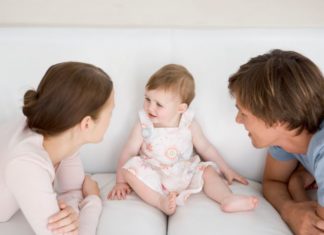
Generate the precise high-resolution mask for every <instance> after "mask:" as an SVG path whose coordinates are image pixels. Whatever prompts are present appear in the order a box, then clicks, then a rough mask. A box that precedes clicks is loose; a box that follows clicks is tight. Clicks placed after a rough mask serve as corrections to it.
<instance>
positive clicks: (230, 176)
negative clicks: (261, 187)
mask: <svg viewBox="0 0 324 235" xmlns="http://www.w3.org/2000/svg"><path fill="white" fill-rule="evenodd" d="M221 171H222V173H223V174H224V176H225V178H226V180H227V182H228V184H232V182H233V181H234V180H236V181H238V182H240V183H241V184H245V185H246V184H249V182H248V181H247V179H246V178H244V177H243V176H241V175H239V174H238V173H236V172H235V171H234V170H232V169H231V168H226V169H222V170H221Z"/></svg>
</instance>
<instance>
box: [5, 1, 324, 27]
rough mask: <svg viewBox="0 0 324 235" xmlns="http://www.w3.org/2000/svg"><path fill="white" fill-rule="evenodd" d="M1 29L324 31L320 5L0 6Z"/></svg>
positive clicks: (34, 3) (15, 3)
mask: <svg viewBox="0 0 324 235" xmlns="http://www.w3.org/2000/svg"><path fill="white" fill-rule="evenodd" d="M0 26H81V27H88V26H95V27H221V28H222V27H224V28H225V27H226V28H229V27H230V28H231V27H235V28H237V27H249V28H251V27H262V28H264V27H266V28H286V27H289V28H304V27H324V0H173V1H172V0H159V1H157V0H51V1H50V0H0Z"/></svg>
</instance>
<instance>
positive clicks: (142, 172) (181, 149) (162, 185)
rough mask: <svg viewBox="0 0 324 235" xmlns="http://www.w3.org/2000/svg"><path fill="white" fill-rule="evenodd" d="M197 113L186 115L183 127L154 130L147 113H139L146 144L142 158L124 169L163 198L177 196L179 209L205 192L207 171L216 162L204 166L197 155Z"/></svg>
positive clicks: (133, 160) (143, 147)
mask: <svg viewBox="0 0 324 235" xmlns="http://www.w3.org/2000/svg"><path fill="white" fill-rule="evenodd" d="M193 116H194V114H193V112H192V111H191V110H187V111H186V112H185V113H183V114H182V117H181V120H180V124H179V127H175V128H154V126H153V123H152V122H151V120H150V119H149V117H148V116H147V114H146V112H145V111H144V110H141V111H140V112H139V118H140V122H141V125H142V136H143V140H144V141H143V143H142V146H141V149H140V153H139V154H140V155H139V156H134V157H132V158H130V159H129V160H128V161H127V162H126V164H125V165H124V166H123V168H124V169H127V170H128V171H129V172H131V173H132V174H134V175H135V176H136V177H138V179H140V180H141V181H143V182H144V183H145V184H146V185H147V186H148V187H150V188H151V189H153V190H154V191H156V192H159V193H161V194H163V195H168V194H169V193H170V192H177V193H178V194H179V195H178V196H177V199H176V201H177V205H183V204H184V203H185V201H186V200H187V198H188V197H189V196H190V195H191V194H193V193H198V192H200V191H201V189H202V187H203V183H204V182H203V177H202V176H203V172H204V169H205V168H206V167H207V166H209V165H211V166H213V167H215V168H217V167H216V164H215V163H213V162H201V160H200V157H199V156H198V155H196V154H195V152H194V149H193V143H192V135H191V130H190V125H191V122H192V120H193Z"/></svg>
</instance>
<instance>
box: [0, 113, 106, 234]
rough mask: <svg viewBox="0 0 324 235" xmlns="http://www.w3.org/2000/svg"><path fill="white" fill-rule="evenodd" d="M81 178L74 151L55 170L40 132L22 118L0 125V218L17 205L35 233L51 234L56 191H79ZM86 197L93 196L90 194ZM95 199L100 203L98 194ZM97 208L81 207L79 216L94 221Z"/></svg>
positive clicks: (56, 202)
mask: <svg viewBox="0 0 324 235" xmlns="http://www.w3.org/2000/svg"><path fill="white" fill-rule="evenodd" d="M83 180H84V169H83V167H82V163H81V160H80V158H79V155H78V153H75V154H74V155H72V156H70V157H68V158H66V159H64V160H63V161H61V163H60V165H59V167H58V168H57V169H56V170H55V169H54V166H53V164H52V162H51V160H50V158H49V155H48V153H47V152H46V151H45V149H44V148H43V136H42V135H40V134H37V133H35V132H33V131H31V130H30V129H29V128H28V127H27V126H26V119H25V118H21V119H20V120H17V121H13V122H11V123H10V124H5V125H3V126H1V127H0V208H1V209H0V222H3V221H7V220H8V219H10V217H11V216H12V215H13V214H14V213H15V212H16V211H17V210H18V209H19V208H20V209H21V210H22V212H23V214H24V215H25V217H26V219H27V221H28V222H29V223H30V225H31V227H32V228H33V230H34V231H35V233H36V234H42V235H46V234H52V233H51V232H50V231H49V230H48V229H47V224H48V218H49V217H50V216H51V215H53V214H55V213H56V212H58V211H59V207H58V201H57V195H58V194H61V193H65V192H73V191H78V190H79V192H80V190H81V189H82V183H83ZM54 181H55V186H56V187H55V189H56V190H55V189H54ZM81 194H82V193H81ZM88 197H89V198H90V199H91V197H92V199H93V197H94V195H91V196H88ZM96 197H97V196H96ZM86 199H87V198H85V199H84V200H86ZM90 201H91V200H90ZM92 201H93V200H92ZM98 201H99V202H98ZM95 203H97V204H98V203H101V201H100V199H99V197H97V199H96V200H95ZM87 207H89V206H87ZM97 208H100V206H97ZM80 210H81V208H80ZM100 210H101V208H100V209H95V210H93V208H92V209H91V208H90V210H89V211H91V213H92V214H91V213H90V214H89V213H87V211H86V209H85V211H84V214H85V215H84V216H83V217H84V218H83V219H82V220H83V221H86V220H87V217H89V219H90V220H93V221H95V222H97V220H98V217H99V215H100ZM80 213H82V210H81V212H80ZM86 214H87V215H86ZM81 217H82V216H81V214H80V218H81ZM95 226H96V225H94V230H95ZM92 230H93V229H92Z"/></svg>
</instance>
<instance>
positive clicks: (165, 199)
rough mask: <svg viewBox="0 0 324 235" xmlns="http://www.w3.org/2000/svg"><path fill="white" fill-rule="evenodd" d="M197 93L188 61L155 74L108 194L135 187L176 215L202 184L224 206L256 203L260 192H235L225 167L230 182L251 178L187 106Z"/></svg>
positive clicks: (118, 196)
mask: <svg viewBox="0 0 324 235" xmlns="http://www.w3.org/2000/svg"><path fill="white" fill-rule="evenodd" d="M194 96H195V84H194V79H193V77H192V75H191V74H190V73H189V72H188V70H187V69H186V68H184V67H183V66H180V65H175V64H169V65H166V66H164V67H162V68H161V69H159V70H158V71H157V72H156V73H155V74H153V75H152V77H151V78H150V79H149V81H148V83H147V84H146V91H145V100H144V110H141V111H140V112H139V121H138V122H137V124H136V125H135V127H134V129H133V131H132V133H131V135H130V137H129V139H128V141H127V143H126V146H125V148H124V149H123V151H122V153H121V156H120V159H119V163H118V169H117V176H116V185H115V186H114V188H113V189H112V191H111V192H110V193H109V195H108V198H109V199H125V198H126V195H127V194H128V193H130V192H131V189H133V190H134V191H135V192H136V193H137V194H138V196H139V197H140V198H142V199H143V200H144V201H145V202H147V203H148V204H150V205H152V206H154V207H156V208H158V209H160V210H161V211H163V212H164V213H165V214H167V215H172V214H173V213H175V211H176V208H177V205H183V204H184V203H185V201H186V200H187V199H188V197H189V196H190V195H191V194H193V193H198V192H200V191H201V190H202V189H203V190H204V192H205V193H206V194H207V196H208V197H210V198H211V199H213V200H214V201H216V202H218V203H219V204H220V206H221V209H222V210H223V211H225V212H237V211H248V210H253V209H254V208H255V207H256V205H257V203H258V199H257V197H255V196H243V195H234V194H233V193H232V192H231V190H230V189H229V187H228V185H227V183H226V182H224V180H223V179H222V177H221V176H220V174H219V172H221V173H223V175H224V176H225V177H226V179H227V181H228V182H229V183H231V182H232V181H233V180H237V181H239V182H241V183H243V184H247V183H248V182H247V180H246V179H245V178H243V177H242V176H240V175H239V174H237V173H236V172H235V171H234V170H232V169H231V168H230V167H229V166H228V165H227V164H226V162H225V161H224V159H223V158H222V157H221V156H220V155H219V154H218V152H217V150H216V149H215V147H214V146H212V144H211V143H210V142H209V141H208V140H207V138H206V137H205V135H204V134H203V132H202V130H201V128H200V126H199V124H198V123H197V121H196V120H195V119H194V115H193V112H192V111H191V110H189V109H188V107H189V105H190V103H191V101H192V100H193V98H194ZM197 154H199V155H197ZM200 158H202V159H203V160H205V161H206V162H202V161H201V159H200Z"/></svg>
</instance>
